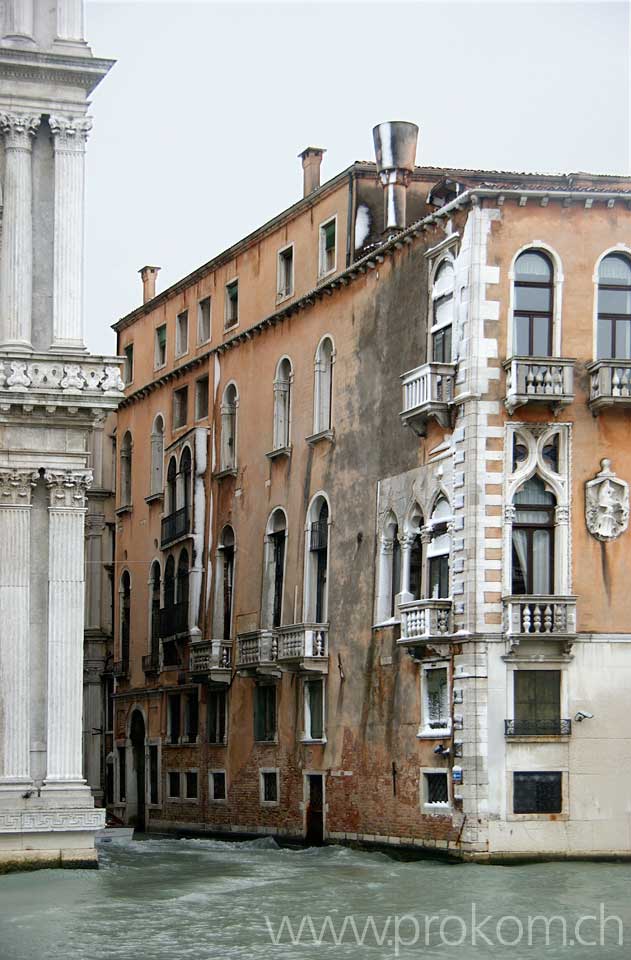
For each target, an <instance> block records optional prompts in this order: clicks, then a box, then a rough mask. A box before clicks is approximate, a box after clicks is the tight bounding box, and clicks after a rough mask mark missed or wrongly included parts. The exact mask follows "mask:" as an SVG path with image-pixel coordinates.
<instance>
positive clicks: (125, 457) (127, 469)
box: [120, 430, 132, 507]
mask: <svg viewBox="0 0 631 960" xmlns="http://www.w3.org/2000/svg"><path fill="white" fill-rule="evenodd" d="M131 448H132V442H131V433H130V432H129V430H128V431H127V432H126V434H125V435H124V437H123V442H122V444H121V468H120V476H121V498H120V505H121V507H130V506H131Z"/></svg>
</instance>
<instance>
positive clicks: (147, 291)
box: [138, 266, 160, 303]
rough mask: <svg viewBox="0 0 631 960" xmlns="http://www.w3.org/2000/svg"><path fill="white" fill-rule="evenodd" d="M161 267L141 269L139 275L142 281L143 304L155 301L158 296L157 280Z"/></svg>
mask: <svg viewBox="0 0 631 960" xmlns="http://www.w3.org/2000/svg"><path fill="white" fill-rule="evenodd" d="M159 270H160V267H150V266H146V267H141V268H140V270H139V271H138V273H139V274H140V279H141V280H142V302H143V303H146V302H147V301H148V300H153V298H154V297H155V295H156V278H157V276H158V271H159Z"/></svg>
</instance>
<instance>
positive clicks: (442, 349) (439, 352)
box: [432, 326, 451, 363]
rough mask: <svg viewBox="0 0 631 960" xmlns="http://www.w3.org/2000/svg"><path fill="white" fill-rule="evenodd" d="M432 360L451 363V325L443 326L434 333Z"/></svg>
mask: <svg viewBox="0 0 631 960" xmlns="http://www.w3.org/2000/svg"><path fill="white" fill-rule="evenodd" d="M432 360H433V362H434V363H451V327H450V326H449V327H443V328H442V329H441V330H437V331H436V333H434V334H432Z"/></svg>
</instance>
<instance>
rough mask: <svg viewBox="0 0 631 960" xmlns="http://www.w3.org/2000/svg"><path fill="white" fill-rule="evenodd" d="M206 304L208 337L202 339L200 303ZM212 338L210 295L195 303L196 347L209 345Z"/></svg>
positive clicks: (211, 299) (211, 301)
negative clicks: (204, 344)
mask: <svg viewBox="0 0 631 960" xmlns="http://www.w3.org/2000/svg"><path fill="white" fill-rule="evenodd" d="M206 302H208V336H207V337H202V329H201V327H202V316H203V311H202V303H206ZM212 336H213V298H212V296H211V295H210V294H208V296H207V297H201V298H200V299H199V300H198V301H197V346H198V347H199V346H201V345H202V344H203V343H209V342H210V341H211V340H212Z"/></svg>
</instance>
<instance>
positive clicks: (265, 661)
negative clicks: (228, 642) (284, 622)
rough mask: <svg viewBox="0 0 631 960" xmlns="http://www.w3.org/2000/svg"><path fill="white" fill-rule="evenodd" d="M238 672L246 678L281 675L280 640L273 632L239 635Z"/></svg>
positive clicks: (265, 631)
mask: <svg viewBox="0 0 631 960" xmlns="http://www.w3.org/2000/svg"><path fill="white" fill-rule="evenodd" d="M236 667H237V672H238V673H240V674H243V675H245V676H248V675H256V674H268V675H271V676H278V675H280V671H279V668H278V638H277V637H276V634H275V632H274V631H273V630H254V631H252V632H251V633H240V634H238V635H237V663H236Z"/></svg>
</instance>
